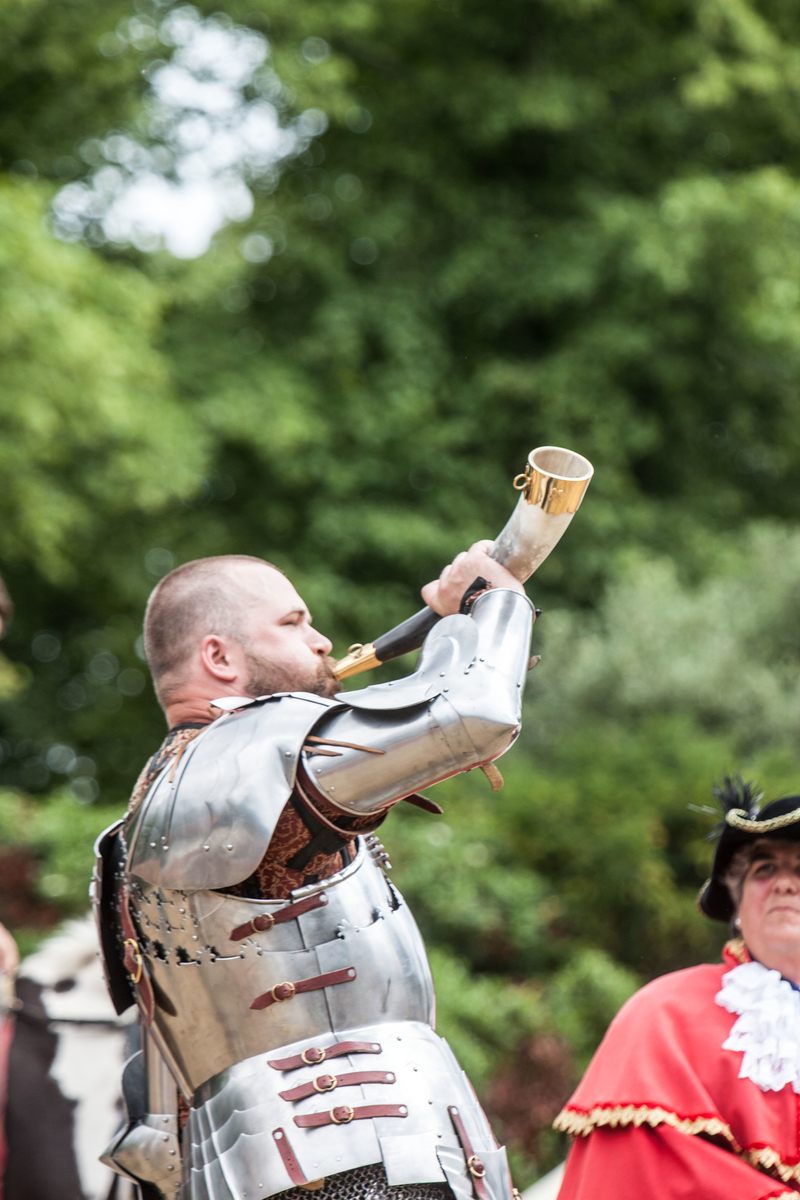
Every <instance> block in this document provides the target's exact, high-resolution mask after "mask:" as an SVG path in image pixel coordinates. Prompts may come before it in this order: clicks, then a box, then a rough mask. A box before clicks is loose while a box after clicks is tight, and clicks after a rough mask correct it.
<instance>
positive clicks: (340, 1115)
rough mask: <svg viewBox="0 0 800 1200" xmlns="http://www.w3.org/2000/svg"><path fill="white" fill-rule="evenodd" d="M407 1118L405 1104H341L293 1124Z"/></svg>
mask: <svg viewBox="0 0 800 1200" xmlns="http://www.w3.org/2000/svg"><path fill="white" fill-rule="evenodd" d="M407 1116H408V1109H407V1108H406V1106H405V1104H365V1105H363V1106H362V1107H361V1108H350V1107H349V1105H347V1104H342V1105H341V1106H340V1107H339V1108H332V1109H331V1110H330V1112H321V1113H309V1114H308V1116H305V1117H295V1119H294V1123H295V1125H299V1126H300V1128H301V1129H311V1128H312V1127H314V1126H317V1125H349V1124H350V1122H351V1121H370V1120H372V1119H373V1118H375V1117H407ZM487 1200H488V1198H487Z"/></svg>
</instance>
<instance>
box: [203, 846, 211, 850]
mask: <svg viewBox="0 0 800 1200" xmlns="http://www.w3.org/2000/svg"><path fill="white" fill-rule="evenodd" d="M203 849H204V850H210V849H211V847H210V846H203Z"/></svg>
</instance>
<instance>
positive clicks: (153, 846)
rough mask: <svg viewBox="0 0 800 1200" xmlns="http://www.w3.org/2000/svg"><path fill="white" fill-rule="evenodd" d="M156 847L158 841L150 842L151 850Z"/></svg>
mask: <svg viewBox="0 0 800 1200" xmlns="http://www.w3.org/2000/svg"><path fill="white" fill-rule="evenodd" d="M155 848H156V843H155V842H151V843H150V849H151V850H155Z"/></svg>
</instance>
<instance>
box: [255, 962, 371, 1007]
mask: <svg viewBox="0 0 800 1200" xmlns="http://www.w3.org/2000/svg"><path fill="white" fill-rule="evenodd" d="M355 977H356V969H355V967H343V968H342V970H341V971H328V972H327V974H325V975H312V977H311V978H310V979H297V980H295V982H294V983H276V984H275V987H273V988H270V990H269V991H268V992H264V994H263V995H262V996H256V998H255V1000H254V1001H253V1003H252V1004H251V1005H250V1007H251V1008H255V1009H262V1008H269V1007H270V1005H271V1004H280V1003H281V1002H282V1001H283V1000H292V999H293V998H294V997H295V996H296V995H297V994H298V993H300V992H318V991H319V990H320V989H321V988H326V987H332V986H333V985H334V984H336V983H352V982H353V980H354V979H355Z"/></svg>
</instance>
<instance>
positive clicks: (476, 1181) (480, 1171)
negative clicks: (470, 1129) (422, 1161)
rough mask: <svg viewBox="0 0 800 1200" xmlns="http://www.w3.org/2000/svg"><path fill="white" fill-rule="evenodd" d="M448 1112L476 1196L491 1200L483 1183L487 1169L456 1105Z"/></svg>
mask: <svg viewBox="0 0 800 1200" xmlns="http://www.w3.org/2000/svg"><path fill="white" fill-rule="evenodd" d="M447 1111H448V1112H449V1113H450V1120H451V1121H452V1122H453V1128H454V1129H455V1131H456V1136H457V1137H458V1140H459V1142H460V1143H461V1149H462V1150H463V1151H464V1158H465V1159H466V1160H467V1170H468V1171H469V1173H470V1175H471V1177H472V1186H473V1188H474V1189H475V1195H476V1196H477V1197H478V1200H489V1193H488V1191H487V1190H486V1184H485V1183H484V1181H483V1180H484V1176H485V1175H486V1167H485V1166H484V1165H483V1163H482V1162H481V1160H480V1159H479V1158H478V1156H477V1154H476V1153H475V1151H474V1150H473V1149H472V1142H471V1141H470V1140H469V1134H468V1133H467V1131H466V1129H465V1128H464V1122H463V1121H462V1120H461V1114H460V1113H459V1111H458V1109H457V1108H456V1106H455V1105H454V1104H451V1105H450V1107H449V1108H448V1110H447Z"/></svg>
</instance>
